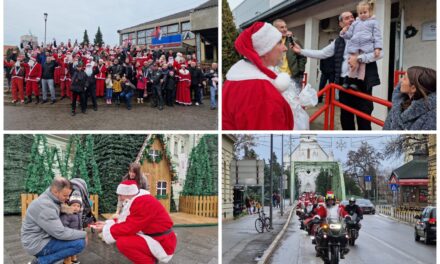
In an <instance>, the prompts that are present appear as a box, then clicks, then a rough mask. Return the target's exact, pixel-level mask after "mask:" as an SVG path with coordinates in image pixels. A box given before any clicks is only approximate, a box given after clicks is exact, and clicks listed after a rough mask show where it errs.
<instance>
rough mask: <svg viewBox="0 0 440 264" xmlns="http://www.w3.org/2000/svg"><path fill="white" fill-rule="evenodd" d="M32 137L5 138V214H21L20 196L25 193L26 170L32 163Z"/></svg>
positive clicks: (9, 136) (11, 136)
mask: <svg viewBox="0 0 440 264" xmlns="http://www.w3.org/2000/svg"><path fill="white" fill-rule="evenodd" d="M32 142H33V136H32V135H18V134H15V135H5V137H4V169H3V175H4V203H3V209H4V213H5V214H15V213H19V212H20V194H21V193H24V192H25V185H24V181H25V175H26V168H27V166H28V164H29V162H30V155H29V150H30V149H31V147H32Z"/></svg>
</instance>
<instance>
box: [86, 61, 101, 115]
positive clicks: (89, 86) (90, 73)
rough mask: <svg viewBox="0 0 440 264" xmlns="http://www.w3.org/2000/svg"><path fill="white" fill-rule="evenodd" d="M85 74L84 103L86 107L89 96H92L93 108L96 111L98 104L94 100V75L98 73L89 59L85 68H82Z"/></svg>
mask: <svg viewBox="0 0 440 264" xmlns="http://www.w3.org/2000/svg"><path fill="white" fill-rule="evenodd" d="M84 72H85V74H86V75H87V83H86V94H85V104H86V108H87V101H88V99H89V97H91V98H92V103H93V110H95V111H98V104H97V102H96V78H95V75H96V74H98V73H99V69H98V67H97V66H94V65H93V63H92V62H91V61H89V62H87V65H86V69H85V70H84Z"/></svg>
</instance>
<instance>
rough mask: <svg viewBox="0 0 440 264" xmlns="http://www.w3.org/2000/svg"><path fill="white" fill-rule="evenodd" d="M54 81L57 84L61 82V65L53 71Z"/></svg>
mask: <svg viewBox="0 0 440 264" xmlns="http://www.w3.org/2000/svg"><path fill="white" fill-rule="evenodd" d="M53 82H54V83H55V84H60V83H61V67H60V66H58V67H55V70H54V72H53Z"/></svg>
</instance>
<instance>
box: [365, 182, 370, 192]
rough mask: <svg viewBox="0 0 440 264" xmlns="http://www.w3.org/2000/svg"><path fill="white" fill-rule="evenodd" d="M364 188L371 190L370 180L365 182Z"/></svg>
mask: <svg viewBox="0 0 440 264" xmlns="http://www.w3.org/2000/svg"><path fill="white" fill-rule="evenodd" d="M365 190H366V191H371V182H370V181H368V182H365Z"/></svg>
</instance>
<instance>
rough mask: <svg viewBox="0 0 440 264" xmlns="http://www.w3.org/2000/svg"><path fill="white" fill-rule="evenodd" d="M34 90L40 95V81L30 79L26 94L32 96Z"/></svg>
mask: <svg viewBox="0 0 440 264" xmlns="http://www.w3.org/2000/svg"><path fill="white" fill-rule="evenodd" d="M32 92H34V94H35V96H40V90H39V89H38V82H37V81H30V80H28V81H27V82H26V95H27V96H32Z"/></svg>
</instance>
